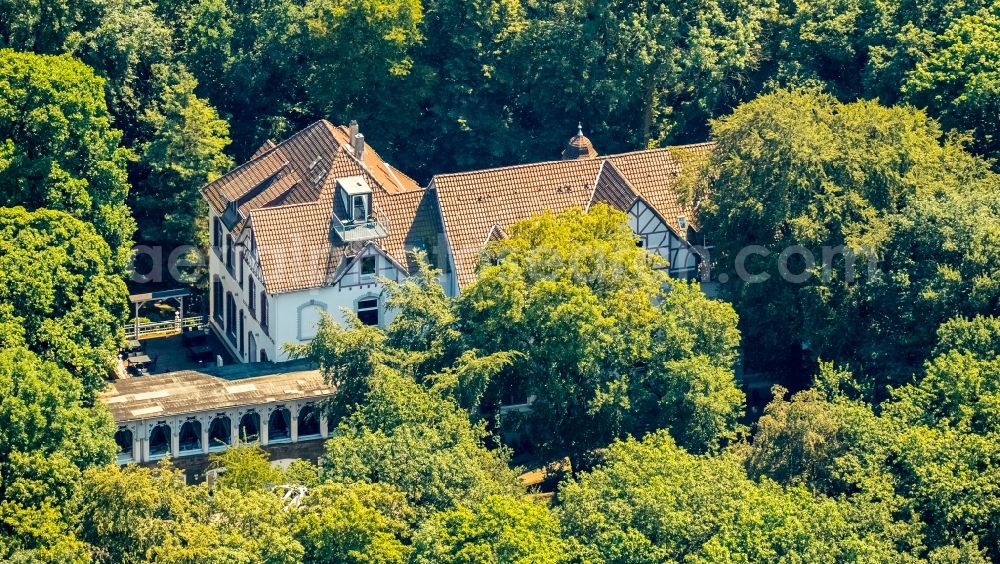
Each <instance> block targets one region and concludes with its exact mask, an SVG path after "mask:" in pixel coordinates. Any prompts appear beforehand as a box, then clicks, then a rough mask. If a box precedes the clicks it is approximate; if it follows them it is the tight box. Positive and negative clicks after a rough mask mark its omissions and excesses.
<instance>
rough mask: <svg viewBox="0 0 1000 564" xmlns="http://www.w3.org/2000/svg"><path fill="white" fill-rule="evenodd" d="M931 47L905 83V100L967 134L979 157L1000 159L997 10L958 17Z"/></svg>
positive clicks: (999, 17)
mask: <svg viewBox="0 0 1000 564" xmlns="http://www.w3.org/2000/svg"><path fill="white" fill-rule="evenodd" d="M935 44H936V45H935V49H934V51H932V52H931V53H930V54H929V55H928V56H927V57H926V59H924V60H922V61H921V62H920V63H919V64H918V65H917V67H916V68H915V69H914V72H913V73H911V75H910V76H909V78H908V80H907V82H906V84H905V85H904V90H903V91H904V96H905V99H906V100H907V101H909V102H911V103H913V104H915V105H917V106H920V107H925V108H927V110H928V112H930V113H931V114H933V115H936V116H938V118H939V119H940V120H941V124H942V125H944V126H945V127H948V128H954V129H957V130H959V131H962V132H969V133H971V134H972V138H973V140H974V142H973V143H972V147H973V148H974V149H975V150H976V151H977V152H978V153H980V154H983V155H987V156H990V157H993V158H997V157H1000V139H998V138H997V133H996V132H997V130H998V129H1000V122H998V119H997V116H998V115H1000V65H997V60H1000V10H998V9H997V8H996V7H995V6H994V7H993V8H992V9H986V10H983V11H980V12H977V13H975V14H970V15H967V16H963V17H962V18H959V19H958V20H956V21H955V22H954V23H953V24H952V25H951V27H949V28H948V30H947V31H946V32H945V33H944V34H942V35H941V36H939V38H938V39H937V40H936V41H935Z"/></svg>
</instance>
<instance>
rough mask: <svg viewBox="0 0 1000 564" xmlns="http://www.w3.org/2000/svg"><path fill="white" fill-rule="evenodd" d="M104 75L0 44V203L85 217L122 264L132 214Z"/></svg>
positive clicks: (123, 155) (74, 62)
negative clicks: (109, 112)
mask: <svg viewBox="0 0 1000 564" xmlns="http://www.w3.org/2000/svg"><path fill="white" fill-rule="evenodd" d="M103 85H104V83H103V81H102V80H101V79H100V78H98V77H97V76H95V75H94V72H93V70H91V69H90V68H88V67H87V66H86V65H84V64H82V63H80V62H79V61H77V60H75V59H72V58H70V57H68V56H42V55H33V54H30V53H16V52H14V51H11V50H7V49H4V50H0V205H4V206H17V205H22V206H25V207H27V208H29V209H35V208H43V207H44V208H51V209H55V210H60V211H65V212H67V213H70V214H72V215H74V216H76V217H78V218H81V219H84V220H86V221H90V222H92V223H93V224H94V226H95V228H96V229H97V232H98V233H99V234H100V235H101V236H102V237H104V239H105V240H106V241H107V242H108V245H110V246H111V249H112V251H113V252H114V253H115V255H114V256H115V261H114V264H115V266H116V267H117V268H118V269H120V271H123V270H124V267H125V265H126V261H127V259H128V255H129V252H130V247H131V239H132V233H133V232H134V231H135V222H134V221H133V219H132V214H131V212H130V211H129V209H128V207H127V206H126V205H125V197H126V195H127V194H128V181H127V179H126V171H125V163H126V160H127V159H128V158H129V151H127V150H126V149H123V148H122V147H120V146H119V142H120V140H121V132H119V131H117V130H115V129H112V128H111V120H110V117H109V115H108V110H107V106H106V104H105V101H104V88H103Z"/></svg>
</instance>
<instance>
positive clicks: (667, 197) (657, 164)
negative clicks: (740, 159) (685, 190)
mask: <svg viewBox="0 0 1000 564" xmlns="http://www.w3.org/2000/svg"><path fill="white" fill-rule="evenodd" d="M714 146H715V144H714V143H697V144H694V145H681V146H678V147H666V148H663V149H647V150H645V151H633V152H631V153H621V154H618V155H609V156H607V157H604V158H606V159H608V160H609V161H611V162H612V163H614V165H615V168H617V169H618V170H619V171H621V173H622V175H623V176H624V177H625V178H627V179H628V181H629V183H631V184H632V186H633V187H634V188H635V189H636V190H637V191H638V192H639V193H640V194H642V197H643V199H644V200H646V202H648V203H649V205H651V206H653V208H654V209H655V210H656V211H657V212H659V214H660V215H661V216H662V217H663V219H665V220H666V221H667V223H669V224H670V226H671V227H673V228H674V229H676V230H678V231H679V232H680V233H681V234H682V235H683V234H684V230H682V229H681V228H680V225H679V224H678V222H677V217H678V216H681V215H683V216H686V217H687V222H688V223H689V224H690V225H692V226H697V218H696V217H695V214H694V212H693V211H692V210H691V209H690V208H689V207H688V206H685V205H682V204H681V202H680V198H679V196H678V193H677V188H676V187H677V181H678V176H679V174H680V170H681V167H682V166H683V165H685V164H700V163H703V162H705V161H707V160H708V157H709V154H710V153H711V152H712V148H713V147H714Z"/></svg>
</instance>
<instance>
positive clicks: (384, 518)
mask: <svg viewBox="0 0 1000 564" xmlns="http://www.w3.org/2000/svg"><path fill="white" fill-rule="evenodd" d="M414 518H415V515H414V511H413V509H412V508H411V507H410V505H409V503H408V502H407V501H406V496H404V495H403V493H402V492H400V491H399V490H397V489H395V488H393V487H392V486H387V485H384V484H364V483H356V484H349V485H348V484H322V485H320V486H319V487H316V488H312V489H311V490H309V494H308V496H307V497H306V498H305V501H304V502H303V505H302V507H301V508H300V509H299V513H298V514H297V515H296V516H295V525H294V534H295V537H296V538H297V539H298V540H299V542H301V543H302V545H303V546H304V547H305V558H306V560H307V561H308V562H330V563H331V564H333V563H341V562H343V563H345V564H346V563H362V562H385V563H386V564H389V563H393V562H397V563H403V562H407V556H408V555H409V552H410V547H409V542H408V541H409V538H410V534H411V529H412V527H413V522H414Z"/></svg>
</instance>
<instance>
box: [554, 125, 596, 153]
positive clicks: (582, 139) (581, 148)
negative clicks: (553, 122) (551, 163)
mask: <svg viewBox="0 0 1000 564" xmlns="http://www.w3.org/2000/svg"><path fill="white" fill-rule="evenodd" d="M596 156H597V151H596V150H595V149H594V144H593V143H591V142H590V139H587V136H586V135H584V134H583V124H582V123H579V124H577V126H576V135H574V136H573V137H572V138H571V139H570V140H569V143H568V144H566V148H565V149H564V150H563V152H562V158H563V160H564V161H571V160H575V159H592V158H594V157H596Z"/></svg>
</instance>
